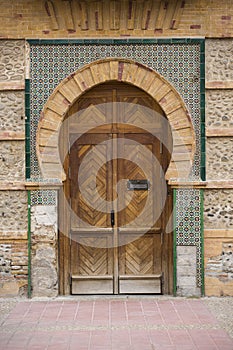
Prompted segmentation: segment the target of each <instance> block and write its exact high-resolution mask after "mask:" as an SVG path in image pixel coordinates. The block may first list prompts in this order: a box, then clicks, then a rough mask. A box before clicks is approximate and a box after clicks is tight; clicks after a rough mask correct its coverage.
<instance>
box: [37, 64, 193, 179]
mask: <svg viewBox="0 0 233 350" xmlns="http://www.w3.org/2000/svg"><path fill="white" fill-rule="evenodd" d="M114 80H115V81H122V82H125V83H128V84H132V85H134V86H136V87H138V88H140V89H142V90H143V91H145V92H146V93H148V94H149V95H150V96H151V97H152V98H153V99H154V100H156V102H157V103H158V104H159V105H160V107H161V108H162V109H163V111H164V113H165V115H166V117H167V119H168V121H169V123H170V126H171V131H172V137H173V151H172V158H171V162H170V164H169V167H168V169H167V172H166V179H167V180H171V179H180V178H182V179H187V178H188V175H189V171H190V169H191V165H192V162H193V158H194V154H195V132H194V128H193V125H192V121H191V117H190V115H189V112H188V110H187V108H186V106H185V104H184V101H183V99H182V97H181V96H180V95H179V93H178V92H177V91H176V89H175V88H174V87H173V86H172V85H171V84H170V83H169V82H168V81H167V80H165V79H164V78H163V77H162V76H161V75H160V74H159V73H158V72H156V71H154V70H153V69H151V68H149V67H147V66H145V65H143V64H140V63H137V62H134V61H132V60H129V59H122V58H108V59H103V60H99V61H95V62H92V63H90V64H88V65H86V66H84V67H83V68H81V69H79V70H78V71H76V72H75V73H73V74H71V75H70V76H68V77H67V78H65V79H64V80H63V81H62V82H61V83H60V84H59V85H58V86H57V88H56V89H55V90H54V92H53V93H52V95H51V96H50V97H49V99H48V101H47V103H46V104H45V106H44V108H43V111H42V114H41V117H40V120H39V124H38V130H37V140H36V148H37V156H38V160H39V165H40V168H41V171H42V175H43V177H45V178H53V179H55V178H56V179H59V180H61V181H64V180H65V172H64V170H63V167H62V164H61V161H60V156H59V129H60V126H61V124H62V122H63V120H64V118H65V116H66V114H67V112H68V110H69V108H70V107H71V106H72V105H73V103H74V102H75V101H76V100H77V99H78V98H79V97H80V96H81V95H82V94H84V93H85V92H86V91H88V90H90V89H91V88H92V87H94V86H96V85H98V84H101V83H104V82H107V81H114Z"/></svg>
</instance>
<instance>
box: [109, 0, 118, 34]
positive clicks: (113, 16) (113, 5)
mask: <svg viewBox="0 0 233 350" xmlns="http://www.w3.org/2000/svg"><path fill="white" fill-rule="evenodd" d="M109 19H110V29H114V30H116V29H119V28H120V3H119V1H110V13H109Z"/></svg>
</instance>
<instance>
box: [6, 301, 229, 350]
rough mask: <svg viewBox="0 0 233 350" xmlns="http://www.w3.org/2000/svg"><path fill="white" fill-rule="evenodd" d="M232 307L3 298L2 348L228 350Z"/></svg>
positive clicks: (200, 303)
mask: <svg viewBox="0 0 233 350" xmlns="http://www.w3.org/2000/svg"><path fill="white" fill-rule="evenodd" d="M232 307H233V298H213V299H212V298H203V299H185V298H167V297H154V298H153V297H143V296H140V297H129V298H127V297H116V298H114V297H88V298H85V297H68V298H57V299H54V300H51V299H39V300H38V299H32V300H20V299H17V300H15V299H13V300H12V299H11V300H10V299H8V300H6V299H2V300H0V310H1V322H0V324H1V330H0V349H1V350H5V349H6V350H7V349H8V350H9V349H11V350H17V349H24V350H25V349H30V350H32V349H38V350H39V349H40V350H44V349H46V350H47V349H50V350H51V349H54V350H55V349H56V350H62V349H64V350H68V349H69V350H72V349H75V350H98V349H99V350H105V349H106V350H115V349H116V350H155V349H156V350H165V349H166V350H175V349H177V350H194V349H198V350H207V349H208V350H218V349H219V350H220V349H221V350H232V349H233V333H232V332H231V330H232V328H231V326H232ZM224 308H225V309H224Z"/></svg>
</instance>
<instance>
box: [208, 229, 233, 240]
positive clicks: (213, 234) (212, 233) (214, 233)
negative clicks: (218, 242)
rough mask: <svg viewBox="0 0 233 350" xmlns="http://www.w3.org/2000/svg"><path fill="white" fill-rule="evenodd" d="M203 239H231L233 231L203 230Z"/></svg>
mask: <svg viewBox="0 0 233 350" xmlns="http://www.w3.org/2000/svg"><path fill="white" fill-rule="evenodd" d="M204 238H205V239H206V238H207V239H208V238H209V239H210V238H212V239H213V238H231V239H232V238H233V229H211V228H209V229H205V230H204Z"/></svg>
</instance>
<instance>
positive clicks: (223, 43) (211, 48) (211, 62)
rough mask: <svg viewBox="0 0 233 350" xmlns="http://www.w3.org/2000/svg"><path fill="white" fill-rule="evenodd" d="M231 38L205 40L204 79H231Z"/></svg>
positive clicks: (232, 72)
mask: <svg viewBox="0 0 233 350" xmlns="http://www.w3.org/2000/svg"><path fill="white" fill-rule="evenodd" d="M232 56H233V40H232V39H209V40H208V39H207V40H206V81H224V80H233V69H232Z"/></svg>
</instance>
